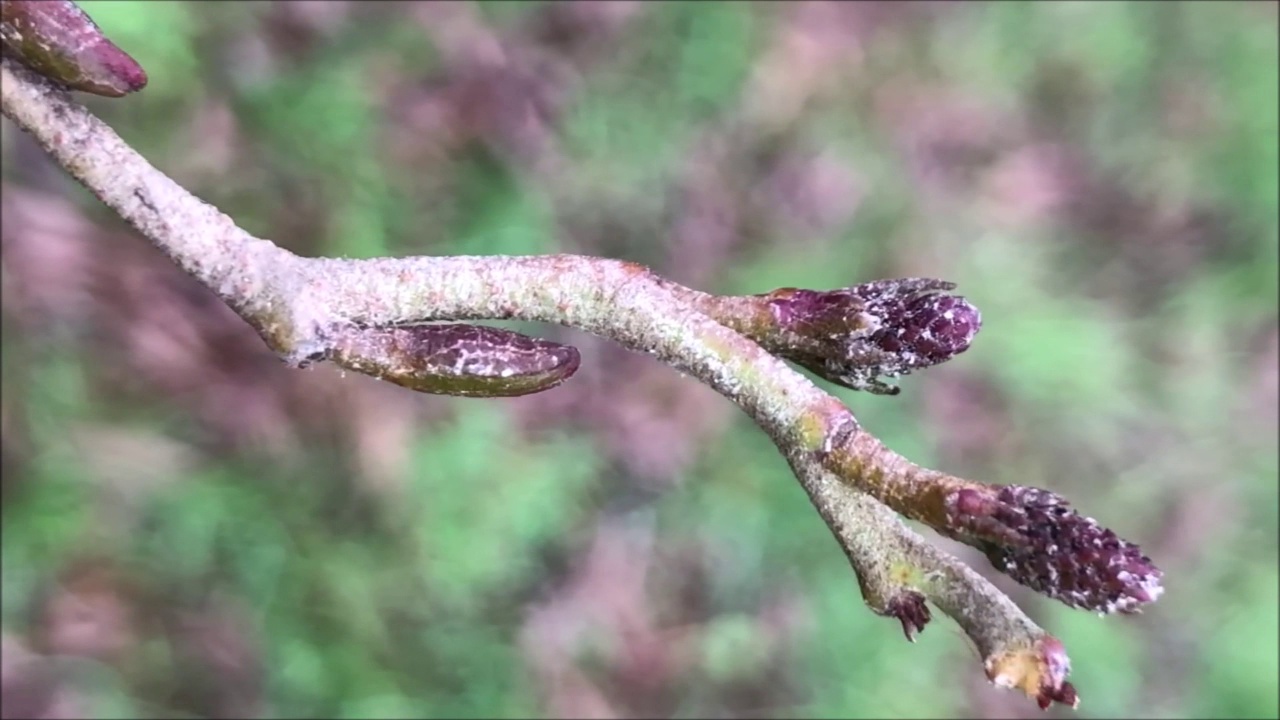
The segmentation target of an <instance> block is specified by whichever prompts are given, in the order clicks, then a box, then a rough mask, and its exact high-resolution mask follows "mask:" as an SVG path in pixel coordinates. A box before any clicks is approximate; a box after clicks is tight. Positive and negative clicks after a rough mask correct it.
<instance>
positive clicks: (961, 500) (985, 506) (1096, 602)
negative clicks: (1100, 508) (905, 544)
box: [947, 485, 1163, 614]
mask: <svg viewBox="0 0 1280 720" xmlns="http://www.w3.org/2000/svg"><path fill="white" fill-rule="evenodd" d="M947 509H948V512H949V514H950V515H951V517H950V518H948V524H947V527H948V528H949V529H950V532H951V534H952V535H953V536H954V537H955V538H956V539H958V540H961V541H963V542H966V543H969V544H970V545H973V546H974V547H977V548H978V549H980V550H982V551H983V552H984V553H986V555H987V557H988V558H989V559H990V560H991V563H992V564H993V565H995V566H996V568H997V569H999V570H1000V571H1001V572H1003V573H1005V574H1007V575H1009V576H1010V577H1012V578H1013V579H1014V580H1017V581H1018V582H1020V583H1022V584H1023V585H1026V586H1027V587H1030V588H1032V589H1034V590H1037V591H1039V592H1041V593H1043V594H1045V595H1047V596H1049V597H1052V598H1056V599H1057V600H1060V601H1062V602H1063V603H1065V604H1067V605H1069V606H1071V607H1074V608H1082V609H1086V610H1092V611H1094V612H1098V613H1103V614H1108V613H1112V612H1122V613H1132V612H1138V611H1139V610H1140V609H1141V606H1142V605H1145V604H1147V603H1149V602H1152V601H1154V600H1155V599H1156V598H1158V597H1159V596H1160V593H1161V592H1162V590H1163V588H1162V587H1161V585H1160V580H1161V577H1162V573H1161V572H1160V570H1159V569H1158V568H1156V567H1155V565H1154V564H1152V562H1151V559H1150V558H1148V557H1147V556H1145V555H1143V554H1142V552H1141V549H1140V548H1139V547H1138V546H1137V545H1135V544H1133V543H1130V542H1128V541H1126V540H1124V539H1122V538H1120V537H1117V536H1116V534H1115V533H1114V532H1112V531H1111V530H1109V529H1107V528H1104V527H1101V526H1099V525H1098V523H1097V521H1095V520H1093V519H1092V518H1088V517H1085V516H1083V515H1080V514H1079V513H1077V512H1076V511H1075V510H1073V509H1071V508H1070V505H1069V503H1068V502H1067V501H1066V500H1064V499H1063V498H1061V497H1060V496H1058V495H1055V494H1054V493H1051V492H1049V491H1047V490H1041V489H1038V488H1031V487H1022V486H1018V485H1008V486H1002V487H999V488H990V489H989V491H988V489H975V488H965V489H963V490H958V491H956V492H955V493H952V495H951V497H950V498H949V499H948V501H947Z"/></svg>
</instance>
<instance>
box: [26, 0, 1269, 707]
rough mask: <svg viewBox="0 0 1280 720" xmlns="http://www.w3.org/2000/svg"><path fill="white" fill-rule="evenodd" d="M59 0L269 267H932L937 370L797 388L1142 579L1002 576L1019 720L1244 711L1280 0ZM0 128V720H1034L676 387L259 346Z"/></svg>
mask: <svg viewBox="0 0 1280 720" xmlns="http://www.w3.org/2000/svg"><path fill="white" fill-rule="evenodd" d="M83 6H84V7H85V9H86V10H87V11H88V12H89V13H90V14H91V15H92V16H93V17H94V18H95V19H96V20H97V21H98V22H99V24H100V25H101V26H102V27H103V28H104V29H105V30H106V32H107V33H108V34H109V35H110V36H111V37H113V38H114V39H115V40H116V41H117V42H118V44H120V45H121V46H122V47H124V48H125V49H126V50H128V51H129V52H130V53H131V54H133V55H134V56H135V57H136V58H137V59H138V60H139V61H140V62H141V63H142V64H143V66H144V67H145V68H146V69H147V70H148V72H149V74H150V78H151V81H150V85H149V86H148V87H147V88H146V89H145V90H144V91H143V92H141V93H140V94H138V95H136V96H132V97H127V98H124V99H119V100H106V99H101V98H93V97H84V98H83V100H84V101H85V102H86V103H87V104H89V105H90V106H91V107H92V108H93V109H94V110H95V111H96V112H98V113H99V114H100V115H101V116H102V117H103V118H105V119H106V120H107V121H108V122H109V123H110V124H111V125H112V126H114V127H115V129H116V130H117V132H119V133H120V134H121V135H122V136H123V137H124V138H125V139H126V140H127V141H129V142H130V143H132V144H133V145H134V146H135V147H136V148H138V149H139V151H141V152H142V153H143V154H144V155H145V156H146V157H148V158H149V159H150V160H151V161H152V162H153V163H154V164H155V165H156V166H158V167H159V168H161V169H163V170H164V171H166V172H167V173H169V174H171V175H172V176H173V177H174V178H176V179H177V180H178V181H180V182H181V183H183V184H184V185H186V186H187V187H188V188H190V189H191V190H193V191H194V192H196V193H197V194H198V195H200V196H202V197H203V198H205V199H207V200H209V201H211V202H213V203H215V204H217V205H218V206H220V207H221V208H222V209H224V210H225V211H226V212H228V213H229V214H230V215H232V216H233V217H234V218H235V219H236V220H237V221H238V222H239V223H241V225H242V226H243V227H245V228H246V229H248V230H249V231H251V232H253V233H255V234H258V235H260V236H263V237H268V238H272V239H273V240H275V241H276V242H278V243H280V244H281V245H283V246H285V247H287V248H289V249H291V250H294V251H296V252H299V253H302V254H307V255H330V256H347V257H371V256H380V255H410V254H456V253H467V254H495V253H512V254H524V253H548V252H577V253H588V254H594V255H605V256H610V257H616V258H624V259H628V260H633V261H638V262H642V263H647V264H649V265H651V266H653V267H654V268H655V269H657V270H658V271H659V272H662V273H664V274H666V275H668V276H670V277H672V278H674V279H676V280H678V281H680V282H683V283H686V284H689V285H692V286H695V287H698V288H702V289H706V290H710V291H715V292H723V293H754V292H765V291H768V290H771V289H774V288H776V287H781V286H801V287H814V288H829V287H839V286H843V285H849V284H853V283H856V282H862V281H867V280H872V279H876V278H881V277H895V276H903V275H924V276H935V277H943V278H948V279H951V280H954V281H956V282H958V283H959V285H960V289H961V292H963V293H964V294H965V295H966V296H967V297H969V298H970V299H971V300H973V301H974V302H975V303H976V304H977V305H978V306H979V307H980V308H981V309H982V311H983V314H984V319H985V326H984V330H983V331H982V333H981V334H980V335H979V337H978V339H977V341H976V343H975V345H974V347H973V348H972V349H971V350H970V351H969V352H968V353H966V354H965V355H963V356H961V357H959V358H957V359H956V360H953V361H952V362H951V363H949V364H948V365H946V366H943V367H939V368H934V369H930V370H928V371H926V372H924V373H922V374H919V375H917V376H913V377H910V378H907V379H906V380H905V381H904V382H903V383H902V384H903V386H904V392H903V393H902V395H900V396H898V397H892V398H887V397H874V396H870V395H866V394H860V393H855V392H853V391H848V390H844V389H839V388H833V389H832V391H833V392H834V393H836V394H837V395H838V396H840V397H842V398H844V399H845V400H846V401H847V402H848V403H849V404H850V405H851V406H852V407H853V408H854V410H855V412H856V413H858V415H859V417H860V418H861V420H862V421H863V423H864V424H865V425H866V426H867V427H868V428H869V429H870V430H872V431H873V432H875V433H876V434H878V435H879V436H880V437H882V438H883V439H884V440H885V442H886V443H887V444H888V445H889V446H890V447H892V448H894V449H896V450H898V451H899V452H901V453H903V454H905V455H907V456H908V457H911V458H913V459H915V460H917V461H919V462H921V463H924V464H926V465H932V466H935V467H939V468H942V469H945V470H947V471H950V472H953V473H956V474H960V475H964V476H969V477H974V478H980V479H983V480H988V481H994V482H1001V483H1021V484H1028V485H1037V486H1042V487H1046V488H1051V489H1053V490H1055V491H1057V492H1060V493H1063V494H1065V495H1067V496H1068V497H1070V498H1072V499H1073V500H1074V501H1075V504H1076V505H1077V506H1078V507H1079V508H1080V509H1081V510H1082V511H1084V512H1085V513H1086V514H1089V515H1093V516H1095V517H1097V518H1099V519H1100V520H1101V521H1102V522H1103V523H1104V524H1107V525H1110V526H1112V527H1114V528H1116V529H1117V530H1119V531H1120V532H1121V533H1122V534H1123V535H1125V536H1127V537H1129V538H1132V539H1134V540H1136V541H1138V542H1140V543H1141V544H1142V545H1143V547H1144V549H1145V550H1147V551H1148V552H1149V554H1150V555H1151V557H1152V558H1154V559H1155V560H1156V561H1157V563H1158V564H1159V565H1160V566H1161V567H1162V568H1163V570H1164V571H1165V573H1166V584H1167V593H1166V595H1165V596H1164V598H1162V599H1161V600H1160V602H1159V603H1157V604H1156V605H1155V606H1154V607H1152V608H1151V609H1150V610H1148V611H1147V612H1146V613H1145V614H1143V615H1141V616H1136V617H1109V618H1099V617H1097V616H1094V615H1091V614H1088V613H1083V612H1078V611H1072V610H1069V609H1067V608H1065V607H1063V606H1060V605H1058V604H1055V603H1054V602H1051V601H1048V600H1044V599H1041V598H1039V597H1038V596H1036V595H1035V594H1033V593H1031V592H1029V591H1026V590H1024V589H1022V588H1020V587H1017V586H1013V585H1012V584H1011V583H1009V582H1008V581H1007V580H1005V579H1004V578H1002V577H999V576H996V577H994V580H995V582H997V584H999V585H1000V586H1001V587H1002V588H1006V589H1007V590H1008V591H1009V592H1010V594H1011V595H1012V596H1013V597H1014V598H1015V599H1016V600H1017V601H1018V602H1019V603H1020V604H1021V605H1022V606H1023V607H1024V608H1026V609H1027V611H1028V612H1029V613H1030V614H1031V615H1032V616H1033V617H1035V618H1036V619H1037V620H1038V621H1039V622H1041V623H1042V624H1043V625H1044V626H1046V627H1047V628H1049V629H1050V630H1051V631H1052V632H1054V633H1056V634H1058V635H1059V636H1060V637H1061V638H1062V639H1063V640H1064V641H1065V643H1066V645H1067V648H1068V650H1069V651H1070V654H1071V657H1072V658H1073V660H1074V673H1073V675H1072V679H1073V680H1074V681H1075V683H1076V685H1077V687H1078V688H1079V690H1080V693H1081V695H1082V697H1083V702H1082V704H1081V707H1080V709H1079V711H1078V713H1076V714H1075V715H1073V714H1072V713H1071V712H1070V711H1067V710H1063V709H1055V710H1054V711H1052V713H1051V714H1050V717H1071V716H1075V717H1082V718H1101V717H1158V718H1166V717H1167V718H1174V717H1277V715H1278V714H1280V708H1278V707H1277V704H1278V701H1277V681H1276V678H1277V673H1278V668H1277V654H1278V649H1277V635H1278V634H1280V627H1278V626H1277V593H1278V589H1277V584H1278V580H1277V562H1278V558H1277V524H1278V521H1277V504H1278V503H1277V454H1278V450H1277V439H1276V438H1277V411H1278V410H1277V392H1278V388H1277V363H1278V362H1280V359H1278V353H1280V339H1278V335H1277V273H1278V265H1277V232H1278V230H1277V194H1278V193H1280V187H1278V184H1277V104H1278V103H1277V61H1278V58H1277V5H1276V4H1275V3H1230V2H1214V3H1202V4H1190V3H1188V4H1183V3H1120V2H1107V3H1096V4H1091V3H1063V4H1055V3H1036V4H1031V3H1009V2H993V3H971V4H953V3H920V4H908V3H897V2H883V3H879V2H877V3H822V2H795V3H763V2H762V3H749V4H747V3H691V4H668V3H649V2H644V3H642V2H622V1H619V2H607V3H585V2H584V3H579V2H519V3H492V4H489V3H486V4H482V5H472V4H456V5H455V4H426V3H407V2H359V3H356V2H342V1H326V2H276V3H262V2H240V3H169V2H110V3H108V2H85V3H83ZM2 143H3V151H4V153H3V243H4V244H3V320H4V324H3V361H4V363H3V368H4V371H3V401H2V402H0V418H2V420H3V424H2V425H0V439H2V440H3V520H4V525H3V553H2V559H3V614H2V618H3V644H4V647H3V649H4V663H3V690H4V706H5V715H6V717H56V716H62V717H67V716H79V717H84V716H86V715H87V716H99V717H104V716H142V717H160V716H165V717H187V718H195V717H242V716H266V717H300V716H311V717H350V718H356V717H382V718H390V717H445V716H448V717H471V716H488V717H524V716H535V717H536V716H574V717H635V716H648V717H668V716H671V717H693V716H700V717H780V716H787V717H957V718H958V717H983V718H1005V717H1024V716H1032V715H1036V714H1037V713H1036V710H1035V708H1034V705H1033V704H1032V703H1030V702H1029V701H1028V700H1026V699H1025V698H1024V697H1022V696H1020V695H1017V694H1014V693H1010V692H1005V691H1000V690H997V689H995V688H993V687H991V686H989V685H988V684H987V683H986V681H985V679H984V677H983V675H982V671H981V667H980V664H979V662H978V660H977V657H976V654H975V652H974V651H973V650H972V648H971V647H970V646H969V644H968V642H967V640H966V639H965V637H964V636H963V634H962V633H961V632H960V631H959V630H958V629H957V628H956V627H955V625H954V624H953V623H951V622H950V621H949V620H947V619H945V618H942V617H939V618H937V619H936V620H935V622H934V623H933V624H931V625H930V626H929V627H928V629H927V630H926V631H925V632H924V634H923V635H922V636H921V638H920V640H919V642H918V643H916V644H915V645H911V644H909V643H907V642H905V641H904V640H903V638H902V631H901V628H900V627H899V626H898V624H897V623H896V622H894V621H892V620H888V619H884V618H880V617H876V616H874V615H873V614H871V613H870V612H868V611H867V610H866V609H865V607H864V606H863V603H862V600H861V597H860V594H859V591H858V587H857V584H856V581H855V578H854V575H853V573H852V572H851V570H850V569H849V567H848V565H847V563H846V561H845V559H844V557H843V556H842V554H841V552H840V550H839V548H838V547H837V545H836V543H835V542H834V541H833V539H832V538H831V536H830V534H829V532H828V530H827V529H826V527H825V526H824V525H823V524H822V522H821V521H820V520H819V518H818V516H817V515H816V513H815V512H814V511H813V510H812V509H811V507H810V506H809V505H808V501H807V500H806V498H805V496H804V494H803V492H802V491H801V489H800V488H799V486H798V485H797V483H796V482H795V481H794V479H793V478H792V477H791V476H790V475H789V473H788V472H787V468H786V465H785V463H784V462H783V460H782V459H781V458H780V457H779V456H778V455H777V453H776V452H775V451H774V449H773V448H772V446H771V445H770V443H769V442H768V441H767V439H766V438H765V436H764V435H763V434H762V433H761V432H760V431H759V430H758V429H757V428H756V427H755V426H753V425H752V423H751V422H750V421H749V420H748V419H747V418H746V417H745V416H744V415H742V414H740V413H739V412H738V411H737V410H736V409H735V408H734V407H733V406H732V405H730V404H729V403H728V402H726V401H724V400H723V399H722V398H720V397H719V396H717V395H716V394H715V393H713V392H712V391H710V390H708V389H707V388H705V387H703V386H701V385H699V384H697V383H696V382H694V381H692V380H690V379H688V378H685V377H682V376H681V375H680V374H679V373H677V372H675V371H673V370H671V369H670V368H667V367H665V366H663V365H661V364H659V363H657V362H655V361H653V360H651V359H650V358H647V357H643V356H638V355H634V354H630V353H628V352H626V351H623V350H621V349H619V348H617V347H616V346H613V345H611V344H609V343H607V342H604V341H602V340H599V339H596V338H593V337H590V336H586V335H583V334H581V333H577V332H575V331H571V330H567V329H564V328H558V327H532V328H528V327H527V326H518V327H522V328H526V329H531V330H533V331H535V332H537V333H540V334H542V335H544V336H546V337H551V338H554V339H558V340H561V341H565V342H572V343H573V344H575V345H577V346H578V347H579V348H581V350H582V352H583V356H584V363H583V367H582V369H581V370H580V371H579V373H578V375H577V376H576V377H575V378H574V379H573V380H572V381H570V382H569V383H567V384H565V385H563V386H562V387H560V388H558V389H556V390H554V391H551V392H548V393H545V394H541V395H535V396H531V397H527V398H521V399H512V400H474V399H452V398H442V397H432V396H424V395H418V394H414V393H411V392H408V391H406V390H402V389H400V388H397V387H395V386H391V385H388V384H383V383H379V382H377V381H375V380H372V379H369V378H366V377H361V376H353V375H346V376H344V375H342V374H340V373H339V372H337V371H335V370H333V369H332V368H330V367H317V368H314V369H312V370H308V371H292V370H288V369H286V368H285V367H284V366H283V365H282V364H281V363H280V362H278V361H277V360H276V359H275V358H274V357H273V356H272V355H270V354H269V353H268V352H267V351H266V349H265V348H264V347H263V345H262V344H261V342H260V341H259V340H258V339H257V337H256V336H255V335H254V334H253V333H252V332H251V331H250V330H249V328H248V327H247V326H245V325H244V324H243V323H241V322H240V321H239V320H238V319H237V318H236V317H235V316H234V315H233V314H232V313H231V312H230V311H229V310H227V309H226V308H225V307H223V306H221V305H220V303H219V302H218V301H217V300H216V299H215V298H214V297H213V296H212V295H211V294H210V293H208V292H206V291H205V290H203V289H202V288H201V287H199V286H198V285H196V284H195V283H194V282H193V281H191V280H190V279H188V278H187V277H186V276H184V275H182V274H181V273H180V272H178V271H177V270H175V269H174V268H173V267H171V266H170V265H169V264H168V263H167V261H166V260H165V259H164V258H163V257H162V256H161V255H160V254H159V253H157V252H156V251H154V250H153V249H152V248H151V247H150V246H148V245H147V244H146V243H145V242H144V241H143V240H141V239H140V238H139V237H138V236H137V235H136V234H134V233H133V232H131V231H130V230H129V229H128V228H127V227H125V226H124V225H123V224H122V223H121V222H120V221H119V220H118V219H116V218H114V217H113V216H112V215H111V214H110V213H109V212H108V211H107V210H106V209H105V208H104V207H102V206H101V205H100V204H98V203H97V202H96V201H94V200H93V199H92V198H91V197H90V196H88V194H87V193H86V192H84V191H83V190H82V189H81V188H79V187H78V186H76V185H75V184H74V183H73V182H72V181H70V180H69V179H68V178H67V176H66V175H65V174H64V173H62V172H61V171H60V170H59V169H57V168H56V167H54V166H53V165H52V164H51V163H49V162H48V160H47V159H45V157H44V156H43V154H42V153H41V152H40V151H39V149H38V148H36V147H35V146H34V145H33V144H32V143H31V142H30V141H29V140H28V139H27V138H26V137H24V136H23V135H22V134H21V133H20V132H18V131H17V130H16V129H15V128H14V127H13V126H12V125H10V124H8V123H7V121H6V123H5V124H4V128H3V138H2ZM943 544H944V545H946V546H947V547H949V548H952V549H954V550H955V551H956V552H958V553H959V554H961V555H962V556H963V557H965V558H967V559H969V560H971V561H973V563H974V565H975V567H977V568H978V569H979V570H980V571H982V572H983V573H985V574H988V575H989V576H990V575H992V574H993V573H992V572H991V569H990V567H989V565H988V564H987V563H986V562H985V560H983V559H982V558H980V557H978V556H977V555H976V553H973V552H970V551H968V550H967V549H966V548H962V547H957V546H955V545H954V544H951V543H947V542H943Z"/></svg>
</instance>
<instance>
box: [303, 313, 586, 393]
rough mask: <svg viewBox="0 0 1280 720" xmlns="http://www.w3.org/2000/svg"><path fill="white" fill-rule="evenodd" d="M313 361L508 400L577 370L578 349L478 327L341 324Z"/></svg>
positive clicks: (415, 385)
mask: <svg viewBox="0 0 1280 720" xmlns="http://www.w3.org/2000/svg"><path fill="white" fill-rule="evenodd" d="M325 336H326V344H327V346H328V350H327V351H326V352H325V353H324V354H323V355H322V357H321V358H320V359H324V360H329V361H331V362H333V363H335V364H337V365H339V366H341V367H344V368H347V369H348V370H354V371H356V372H360V373H364V374H366V375H372V376H374V377H376V378H379V379H382V380H386V381H388V382H393V383H395V384H397V385H401V386H404V387H407V388H409V389H411V390H417V391H419V392H425V393H433V394H437V395H462V396H467V397H513V396H517V395H528V394H530V393H536V392H541V391H543V390H549V389H551V388H553V387H555V386H557V385H559V384H560V383H562V382H564V381H565V380H567V379H568V378H569V377H570V376H571V375H573V373H574V372H576V371H577V369H578V364H579V362H580V359H581V358H580V356H579V354H578V351H577V349H575V348H573V347H570V346H568V345H561V344H559V343H554V342H551V341H549V340H542V339H539V338H533V337H529V336H528V335H521V334H520V333H517V332H512V331H510V330H503V329H500V328H495V327H488V326H484V325H465V324H448V325H405V326H397V327H385V328H379V327H374V328H366V327H359V326H356V325H345V326H338V327H334V328H330V329H329V330H328V331H326V333H325Z"/></svg>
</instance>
